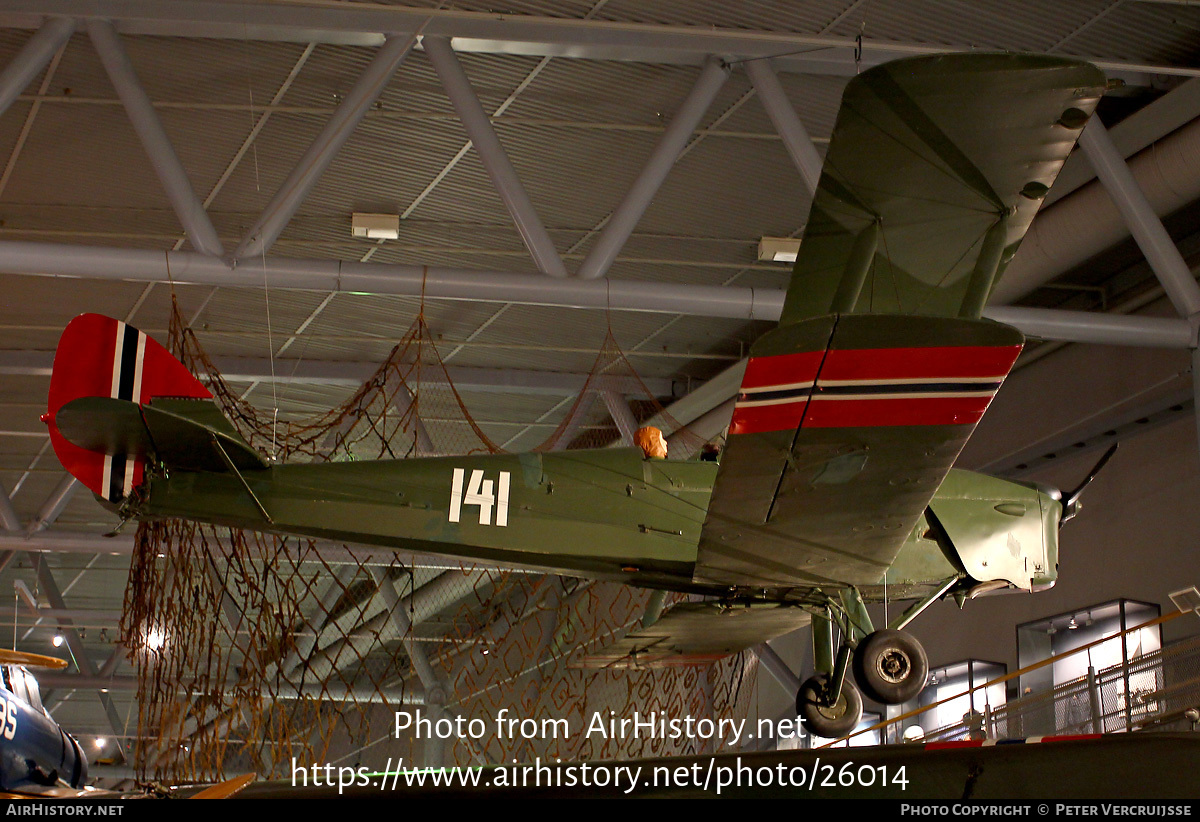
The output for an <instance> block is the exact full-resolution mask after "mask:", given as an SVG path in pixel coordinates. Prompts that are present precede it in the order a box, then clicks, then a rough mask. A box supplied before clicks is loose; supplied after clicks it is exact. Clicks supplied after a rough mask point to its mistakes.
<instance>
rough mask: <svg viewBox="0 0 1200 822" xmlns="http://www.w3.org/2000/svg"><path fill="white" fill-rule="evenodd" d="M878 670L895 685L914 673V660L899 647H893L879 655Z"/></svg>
mask: <svg viewBox="0 0 1200 822" xmlns="http://www.w3.org/2000/svg"><path fill="white" fill-rule="evenodd" d="M875 667H876V670H877V671H878V672H879V675H880V676H881V677H883V678H884V679H885V680H887V681H888V682H891V683H892V684H894V685H898V684H899V683H901V682H903V681H904V680H906V679H907V678H908V677H909V675H910V674H911V673H912V660H911V659H909V658H908V654H906V653H904V651H901V650H900V649H898V648H891V649H889V650H887V651H885V652H884V653H882V654H880V655H879V660H878V661H877V663H876V665H875Z"/></svg>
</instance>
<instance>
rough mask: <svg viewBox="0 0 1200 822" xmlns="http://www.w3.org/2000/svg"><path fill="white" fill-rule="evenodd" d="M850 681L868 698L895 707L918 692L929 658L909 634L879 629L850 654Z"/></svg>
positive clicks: (926, 677)
mask: <svg viewBox="0 0 1200 822" xmlns="http://www.w3.org/2000/svg"><path fill="white" fill-rule="evenodd" d="M853 667H854V679H855V680H856V681H857V682H858V687H859V688H861V689H862V692H863V694H864V695H866V697H867V698H868V699H872V700H874V701H875V702H881V703H883V704H884V705H899V704H900V703H901V702H908V701H909V700H910V699H913V698H914V697H916V695H917V694H919V693H921V689H922V688H924V687H925V680H927V679H928V678H929V658H928V657H926V656H925V649H924V648H922V647H921V643H920V642H918V641H917V638H916V637H914V636H913V635H912V634H909V633H905V632H904V631H892V630H883V631H876V632H874V633H873V634H868V635H867V638H866V639H864V640H863V641H862V642H860V643H859V644H858V648H856V649H855V651H854V661H853Z"/></svg>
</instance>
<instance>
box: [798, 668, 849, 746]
mask: <svg viewBox="0 0 1200 822" xmlns="http://www.w3.org/2000/svg"><path fill="white" fill-rule="evenodd" d="M829 684H830V682H829V675H828V674H817V675H816V676H813V677H809V678H808V679H806V680H805V681H804V684H803V685H801V686H800V692H799V693H798V694H796V713H798V714H799V715H800V716H801V717H802V718H803V720H804V724H805V726H806V727H807V728H808V729H809V730H810V731H812V732H813V733H814V734H816V735H817V736H822V737H824V738H826V739H837V738H839V737H843V736H845V735H846V734H848V733H850V732H851V731H853V730H854V728H855V727H856V726H857V725H858V723H859V721H860V720H861V719H862V708H863V703H862V695H861V694H859V692H858V689H857V688H855V687H854V683H852V682H851V681H850V680H849V679H846V680H844V681H843V682H842V692H841V694H839V695H838V698H837V700H836V701H835V700H832V699H830V696H831V694H830V693H829Z"/></svg>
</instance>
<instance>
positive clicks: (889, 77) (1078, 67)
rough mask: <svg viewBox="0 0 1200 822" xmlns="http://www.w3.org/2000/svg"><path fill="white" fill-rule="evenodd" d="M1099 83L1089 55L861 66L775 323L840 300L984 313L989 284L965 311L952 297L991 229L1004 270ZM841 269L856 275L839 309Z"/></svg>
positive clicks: (872, 307)
mask: <svg viewBox="0 0 1200 822" xmlns="http://www.w3.org/2000/svg"><path fill="white" fill-rule="evenodd" d="M1104 87H1105V78H1104V75H1103V74H1102V73H1101V72H1100V71H1099V70H1098V69H1097V68H1095V67H1094V66H1092V65H1089V64H1087V63H1081V62H1078V61H1073V60H1065V59H1061V58H1057V57H1047V56H1041V55H1015V54H950V55H940V56H936V57H919V58H913V59H909V60H898V61H895V62H892V63H886V64H884V65H881V66H878V67H876V68H873V69H871V70H870V71H867V72H864V73H863V74H861V75H859V76H858V77H856V78H855V79H854V80H852V81H851V82H850V83H849V84H848V85H847V86H846V91H845V95H844V96H843V98H842V107H841V110H840V112H839V113H838V118H837V122H836V124H835V126H834V130H833V135H832V137H831V139H830V143H829V151H828V153H827V155H826V158H825V165H824V168H823V172H822V175H821V181H820V185H819V187H818V190H817V193H816V196H815V197H814V199H813V204H812V210H811V213H810V214H809V219H808V223H807V225H806V227H805V230H804V239H803V242H802V245H801V250H800V254H799V256H798V258H797V260H796V265H795V269H794V276H793V278H792V287H791V288H790V289H789V291H788V295H787V300H786V303H785V306H784V310H783V316H782V320H781V322H782V323H784V324H787V323H789V322H795V321H797V320H801V319H805V318H807V317H814V316H820V315H822V314H829V313H844V312H848V311H858V312H873V313H882V312H888V313H893V312H894V313H902V314H936V315H942V316H975V317H977V316H979V310H978V309H980V308H982V305H983V302H984V301H985V300H986V297H987V292H988V291H989V290H990V285H991V284H992V281H989V282H987V283H984V284H983V285H984V288H983V290H982V299H976V300H975V302H976V303H977V307H974V310H972V311H970V312H968V313H965V314H960V307H961V306H962V303H963V300H964V297H965V296H966V295H967V290H968V283H969V281H970V279H971V277H970V275H971V274H972V272H973V271H974V270H975V267H976V263H977V262H978V261H979V260H980V258H981V256H983V257H986V256H987V250H986V248H985V247H986V246H987V245H988V242H987V236H988V233H989V231H992V232H993V241H992V242H993V245H994V247H995V248H996V250H997V251H998V252H999V260H998V266H996V267H997V268H998V269H1000V270H1002V269H1003V266H1004V265H1005V263H1007V261H1008V260H1009V259H1011V257H1012V255H1013V253H1015V251H1016V247H1017V245H1018V244H1019V243H1020V241H1021V239H1022V238H1023V237H1024V235H1025V232H1026V230H1027V229H1028V228H1029V223H1030V221H1031V220H1032V219H1033V216H1034V214H1035V213H1036V212H1037V209H1038V206H1039V205H1040V204H1041V200H1042V197H1043V196H1044V195H1045V193H1046V191H1047V190H1048V189H1049V187H1050V184H1051V183H1053V182H1054V178H1055V177H1056V176H1057V175H1058V171H1059V169H1060V168H1061V167H1062V164H1063V162H1064V161H1065V160H1066V159H1067V156H1068V155H1069V154H1070V152H1071V149H1072V148H1073V147H1074V146H1075V141H1076V138H1078V136H1079V133H1080V131H1081V130H1082V128H1083V125H1084V124H1085V123H1086V122H1087V118H1088V116H1089V115H1090V114H1091V112H1092V110H1093V109H1094V108H1095V106H1096V103H1097V102H1098V100H1099V97H1100V95H1101V94H1102V93H1103V91H1104ZM856 241H857V242H858V243H859V246H860V259H861V260H863V262H864V263H865V266H863V267H859V266H858V265H857V264H856V263H854V256H855V255H854V246H855V243H856ZM985 262H986V261H985ZM848 268H858V272H857V273H858V274H859V275H860V276H862V277H863V280H862V282H861V283H859V284H858V286H859V287H858V288H857V290H855V289H853V288H848V287H847V289H846V291H849V292H850V293H845V292H844V293H843V294H842V297H843V303H844V304H843V305H842V306H840V307H838V308H837V309H834V308H833V304H834V298H835V296H837V295H838V290H839V286H841V285H842V284H843V282H844V281H845V279H846V276H845V275H846V274H847V271H848ZM991 273H992V274H998V273H999V271H993V272H991ZM851 276H853V273H852V274H851ZM848 285H853V283H851V284H848ZM855 291H856V293H855Z"/></svg>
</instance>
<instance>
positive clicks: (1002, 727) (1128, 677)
mask: <svg viewBox="0 0 1200 822" xmlns="http://www.w3.org/2000/svg"><path fill="white" fill-rule="evenodd" d="M1197 706H1200V636H1196V637H1192V638H1190V639H1186V640H1183V641H1182V642H1177V643H1175V644H1173V645H1169V646H1167V647H1165V648H1163V649H1161V650H1158V651H1153V652H1151V653H1148V654H1143V655H1142V656H1139V657H1136V658H1135V659H1132V660H1129V661H1128V662H1127V663H1126V662H1120V663H1117V664H1116V665H1112V666H1110V667H1108V668H1104V669H1102V670H1099V671H1096V670H1094V669H1091V668H1089V669H1088V674H1087V675H1086V676H1082V677H1079V678H1078V679H1073V680H1071V681H1069V682H1064V683H1062V684H1060V685H1056V686H1055V687H1054V688H1052V689H1050V690H1047V691H1041V692H1038V693H1032V694H1027V695H1025V696H1022V697H1021V698H1019V699H1015V700H1012V701H1010V702H1008V703H1007V704H1005V705H1001V706H998V707H995V708H991V707H989V708H987V709H986V710H985V711H984V713H983V716H982V721H979V720H976V722H974V723H970V722H968V721H967V720H966V719H964V720H963V721H961V722H956V723H953V724H951V725H946V726H943V727H940V728H937V729H934V730H932V731H928V732H926V734H925V740H926V741H934V740H951V739H969V738H971V736H972V730H971V727H970V725H972V724H973V725H974V726H975V730H974V734H975V735H976V736H979V735H980V734H982V735H983V736H985V737H986V738H988V739H1012V738H1022V737H1030V736H1057V735H1066V734H1099V733H1119V732H1122V731H1131V730H1132V731H1137V730H1187V729H1188V728H1189V727H1190V722H1189V721H1188V720H1187V719H1186V718H1185V717H1184V712H1185V711H1186V710H1188V709H1189V708H1195V707H1197Z"/></svg>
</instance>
